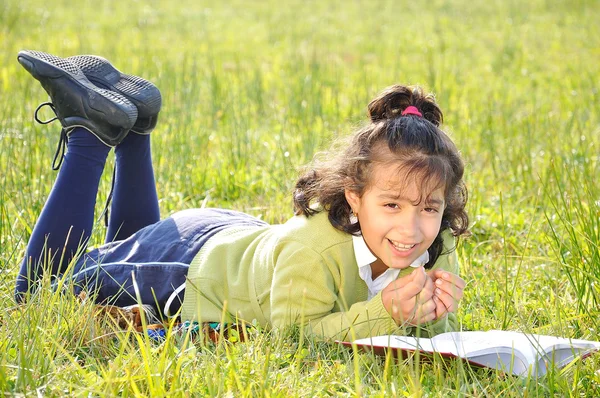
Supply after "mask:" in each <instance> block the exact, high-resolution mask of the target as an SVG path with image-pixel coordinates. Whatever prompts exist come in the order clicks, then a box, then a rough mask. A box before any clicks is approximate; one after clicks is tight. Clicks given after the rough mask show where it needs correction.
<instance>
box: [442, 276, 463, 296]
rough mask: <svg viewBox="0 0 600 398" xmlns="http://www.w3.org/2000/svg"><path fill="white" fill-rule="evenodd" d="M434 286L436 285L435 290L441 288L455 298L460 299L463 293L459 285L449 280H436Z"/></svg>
mask: <svg viewBox="0 0 600 398" xmlns="http://www.w3.org/2000/svg"><path fill="white" fill-rule="evenodd" d="M435 287H436V291H437V290H441V291H443V292H445V293H447V294H449V295H451V296H452V297H454V298H455V299H456V300H460V299H462V297H463V294H464V291H463V289H461V288H460V287H458V286H456V285H453V284H452V283H450V282H449V281H445V280H443V279H438V280H436V281H435Z"/></svg>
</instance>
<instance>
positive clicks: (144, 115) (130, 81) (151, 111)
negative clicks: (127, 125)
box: [67, 55, 162, 134]
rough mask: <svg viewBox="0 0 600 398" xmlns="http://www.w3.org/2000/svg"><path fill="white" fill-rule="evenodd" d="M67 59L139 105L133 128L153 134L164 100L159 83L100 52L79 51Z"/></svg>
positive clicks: (86, 73) (136, 131) (96, 83)
mask: <svg viewBox="0 0 600 398" xmlns="http://www.w3.org/2000/svg"><path fill="white" fill-rule="evenodd" d="M67 60H69V61H71V62H73V63H74V64H75V65H77V66H78V67H79V68H80V69H81V71H82V72H83V73H84V75H85V77H87V78H88V79H89V80H90V81H91V82H92V83H94V84H95V85H96V86H98V87H101V88H105V89H107V90H112V91H116V92H117V93H119V94H121V95H122V96H124V97H125V98H127V99H128V100H129V101H131V102H132V103H133V104H134V105H135V106H136V107H137V110H138V118H137V121H136V122H135V124H134V125H133V127H132V128H131V131H133V132H134V133H138V134H150V132H151V131H152V130H153V129H154V127H156V122H157V119H158V112H159V111H160V107H161V104H162V98H161V95H160V91H159V90H158V87H156V86H155V85H154V84H152V83H150V82H149V81H148V80H145V79H142V78H141V77H137V76H132V75H126V74H124V73H121V72H120V71H119V70H117V69H116V68H115V67H114V66H112V65H111V63H110V62H108V60H106V59H104V58H102V57H98V56H96V55H76V56H73V57H69V58H67Z"/></svg>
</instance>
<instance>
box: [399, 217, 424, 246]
mask: <svg viewBox="0 0 600 398" xmlns="http://www.w3.org/2000/svg"><path fill="white" fill-rule="evenodd" d="M396 229H397V231H398V232H399V233H400V236H402V237H403V238H404V239H407V240H409V239H410V240H411V242H413V241H415V240H418V239H419V238H420V237H421V228H420V219H419V215H418V212H416V211H405V212H402V214H401V215H400V216H399V217H398V220H397V223H396Z"/></svg>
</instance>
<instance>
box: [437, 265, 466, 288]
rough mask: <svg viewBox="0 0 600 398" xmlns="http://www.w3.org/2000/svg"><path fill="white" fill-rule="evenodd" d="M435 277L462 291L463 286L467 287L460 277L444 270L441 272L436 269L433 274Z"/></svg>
mask: <svg viewBox="0 0 600 398" xmlns="http://www.w3.org/2000/svg"><path fill="white" fill-rule="evenodd" d="M434 275H435V277H436V278H435V279H436V280H438V279H442V280H445V281H448V282H450V283H451V284H453V285H456V286H457V287H459V288H461V289H464V288H465V286H466V285H467V282H465V280H464V279H463V278H461V277H460V276H458V275H456V274H453V273H452V272H449V271H446V270H442V269H437V270H435V272H434Z"/></svg>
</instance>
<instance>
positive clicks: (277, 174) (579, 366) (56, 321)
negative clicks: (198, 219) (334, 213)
mask: <svg viewBox="0 0 600 398" xmlns="http://www.w3.org/2000/svg"><path fill="white" fill-rule="evenodd" d="M599 18H600V4H599V3H598V2H596V1H593V0H577V1H568V2H561V1H555V0H533V1H531V2H518V1H515V0H508V1H487V2H484V1H479V2H467V1H465V0H457V1H455V2H444V1H441V0H440V1H437V0H434V1H431V2H428V3H427V4H426V5H425V4H420V3H419V4H417V3H410V2H396V1H384V0H378V1H372V2H360V1H346V2H337V1H322V2H317V1H300V0H291V1H286V2H275V1H273V0H267V1H264V2H242V1H237V0H232V1H230V2H227V3H226V4H221V3H218V2H214V3H213V2H208V1H203V0H201V1H190V0H187V1H186V0H184V1H181V2H176V3H173V2H166V1H158V0H156V1H150V2H118V1H114V0H107V1H104V2H99V3H98V4H96V3H92V2H84V3H82V4H81V5H78V6H74V5H73V3H72V2H67V1H64V0H57V1H54V2H52V5H49V4H48V3H47V2H42V1H40V0H26V1H16V0H7V1H4V2H3V3H2V5H0V42H2V43H3V46H2V48H0V114H1V115H2V117H1V118H0V302H1V303H2V305H3V307H4V308H6V311H3V312H1V313H0V391H3V392H4V393H5V394H8V395H13V394H14V395H36V394H38V395H45V396H65V395H74V396H87V395H90V396H167V395H169V396H170V395H173V396H203V395H206V396H213V395H222V396H225V395H228V396H315V395H316V396H328V395H346V396H353V395H373V396H390V395H392V396H420V395H423V396H554V395H558V396H598V395H600V374H599V373H598V372H597V370H596V369H598V366H599V364H600V359H598V358H597V357H592V358H590V359H588V360H586V361H584V362H577V363H575V364H574V365H573V366H571V367H569V368H567V369H565V370H563V371H555V372H551V373H550V374H549V375H548V376H547V377H545V378H544V379H542V380H534V379H529V378H524V379H523V378H513V377H508V376H499V375H498V374H496V372H492V371H489V370H481V369H471V368H469V367H467V366H465V365H464V364H462V363H460V362H442V361H437V360H436V361H433V363H429V364H422V363H420V362H418V361H412V360H406V361H402V360H394V359H392V358H378V357H372V356H370V355H367V354H355V353H352V352H350V351H348V350H346V349H343V348H340V347H337V346H334V345H331V344H325V343H320V342H317V341H313V340H311V339H306V338H304V337H302V338H301V337H300V334H299V333H298V331H286V332H285V333H279V334H275V333H271V332H268V331H262V332H260V333H256V334H254V335H251V336H250V338H249V342H247V343H239V344H227V343H223V344H217V345H214V344H201V343H195V344H192V343H190V342H189V340H186V336H181V335H175V334H173V335H169V337H168V339H167V341H166V342H164V343H162V344H156V343H153V342H152V341H150V340H149V339H147V338H144V336H143V335H141V334H136V333H134V332H132V331H121V330H118V328H116V327H115V326H114V325H111V324H110V323H108V322H102V321H99V320H95V319H94V317H93V316H92V311H93V309H92V307H91V306H90V305H88V304H84V305H81V304H79V303H77V302H76V301H75V300H72V299H68V298H66V297H60V296H57V295H52V294H50V293H47V292H45V293H40V297H39V298H38V299H36V300H34V301H33V302H31V303H30V304H28V305H27V306H25V307H21V308H17V307H15V306H14V304H13V301H12V289H13V282H14V278H15V275H16V269H17V266H18V263H19V261H20V256H21V255H22V253H23V251H24V248H25V244H26V242H27V239H28V237H29V235H30V233H31V230H32V228H33V225H34V222H35V219H36V217H37V215H38V214H39V212H40V210H41V208H42V206H43V203H44V201H45V198H46V197H47V195H48V192H49V190H50V188H51V186H52V182H53V180H54V178H55V172H53V171H52V170H51V169H50V163H51V156H52V155H53V153H54V152H53V151H54V146H55V145H56V140H57V138H58V131H59V128H58V127H57V126H56V125H50V126H39V125H34V123H33V122H32V113H33V110H34V109H35V107H36V106H37V105H38V104H39V103H40V102H42V101H44V100H46V95H45V93H44V92H43V90H42V89H41V88H40V86H39V84H38V83H37V82H36V81H35V80H33V79H31V77H30V76H29V75H28V74H27V73H26V72H25V71H24V70H23V69H22V68H21V67H20V65H19V64H18V63H17V62H16V54H17V52H18V51H19V50H20V49H38V50H42V51H47V52H50V53H54V54H56V55H60V56H69V55H74V54H82V53H95V54H100V55H103V56H105V57H106V58H108V59H110V60H112V61H113V62H114V64H115V65H116V66H117V67H118V68H119V69H121V70H124V71H127V72H129V73H133V74H138V75H141V76H144V77H146V78H148V79H150V80H152V81H154V82H155V83H156V84H157V85H158V86H159V87H160V88H161V90H162V93H163V103H164V107H163V110H162V112H161V116H160V121H159V127H158V129H157V130H156V131H155V132H153V137H152V139H153V156H154V164H155V171H156V179H157V187H158V190H159V196H160V208H161V213H162V215H163V216H168V215H169V214H171V213H173V212H174V211H177V210H180V209H184V208H190V207H198V206H201V205H203V204H204V205H207V206H219V207H228V208H235V209H238V210H243V211H247V212H249V213H251V214H254V215H256V216H259V217H262V218H263V219H265V220H267V221H269V222H272V223H277V222H282V221H284V220H286V219H287V218H288V217H290V215H291V200H290V199H291V196H290V191H291V187H292V186H293V183H294V179H295V177H296V175H297V171H298V169H299V168H300V167H301V166H302V165H304V164H306V163H308V162H309V161H310V159H311V158H312V156H313V155H314V154H315V153H316V152H317V151H319V150H321V149H324V148H326V147H327V145H328V142H329V141H330V140H331V139H332V138H334V137H337V136H340V135H345V134H348V133H350V132H351V131H352V130H353V129H354V128H356V127H357V126H359V125H361V123H363V122H364V120H365V114H366V104H367V103H368V101H369V100H370V99H371V98H372V97H373V96H374V95H375V94H376V93H377V92H378V91H379V90H381V89H382V88H383V87H385V86H388V85H390V84H393V83H405V84H420V85H422V86H424V87H425V88H426V89H428V90H430V91H433V92H435V93H436V94H437V98H438V101H439V103H440V105H441V107H442V109H443V110H444V112H445V127H446V129H447V130H448V131H450V133H451V135H452V137H453V138H454V140H455V142H456V143H457V145H458V146H459V148H461V150H462V153H463V156H464V158H465V160H466V162H467V165H468V167H467V176H466V179H467V184H468V186H469V190H470V203H469V213H470V214H471V217H472V231H473V236H472V237H471V238H469V239H467V240H464V241H463V242H462V243H461V246H460V248H459V251H460V258H461V262H462V271H463V277H464V278H465V279H466V280H467V281H468V283H469V284H468V289H467V291H466V295H465V298H464V299H463V302H462V304H461V308H460V311H459V319H460V321H461V323H462V327H463V328H464V329H465V330H487V329H492V328H496V329H512V330H523V331H530V332H536V333H542V334H555V335H562V336H568V337H579V338H587V339H592V340H600V331H599V329H598V320H597V319H598V317H599V315H600V313H599V312H600V311H599V310H598V309H599V308H600V305H599V304H600V302H599V301H600V290H599V283H600V282H599V279H600V250H599V244H600V243H599V242H600V225H599V219H600V185H599V184H598V179H597V175H598V173H599V171H600V170H599V169H600V161H599V155H598V153H600V151H599V149H600V147H599V145H600V134H599V133H600V114H599V112H598V105H597V104H598V103H599V102H600V98H599V95H600V94H599V89H600V86H599V85H600V83H599V76H600V66H599V64H598V62H597V60H598V59H599V56H600V51H599V49H600V28H599V27H598V24H597V21H598V19H599ZM110 168H111V165H110V164H109V165H107V170H110ZM109 184H110V173H109V172H106V173H105V175H104V177H103V180H102V182H101V188H100V193H99V197H98V209H97V210H98V214H99V212H100V210H101V205H102V204H103V203H104V199H105V197H106V195H107V193H108V191H109ZM103 233H104V231H103V227H102V223H101V222H98V225H97V227H96V230H95V233H94V235H93V237H92V240H93V242H92V244H99V243H101V242H102V238H103Z"/></svg>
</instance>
